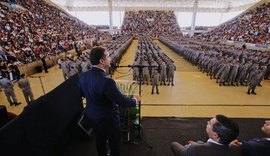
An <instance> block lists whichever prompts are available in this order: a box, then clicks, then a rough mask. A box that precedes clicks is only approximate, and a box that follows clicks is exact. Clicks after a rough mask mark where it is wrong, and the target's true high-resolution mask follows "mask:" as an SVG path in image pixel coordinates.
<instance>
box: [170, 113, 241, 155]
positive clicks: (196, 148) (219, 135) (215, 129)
mask: <svg viewBox="0 0 270 156" xmlns="http://www.w3.org/2000/svg"><path fill="white" fill-rule="evenodd" d="M206 133H207V134H208V137H209V139H208V140H207V142H202V141H198V142H194V141H189V142H188V143H189V144H188V145H185V146H183V145H181V144H179V143H177V142H173V143H172V144H171V149H172V151H173V153H174V155H175V156H198V155H200V156H240V151H239V150H238V149H237V148H233V147H230V146H229V143H230V142H231V141H233V140H235V139H236V137H237V136H238V134H239V127H238V124H237V123H235V122H234V121H233V120H232V119H229V118H228V117H226V116H224V115H216V116H215V117H214V118H212V119H211V120H210V121H208V122H207V126H206Z"/></svg>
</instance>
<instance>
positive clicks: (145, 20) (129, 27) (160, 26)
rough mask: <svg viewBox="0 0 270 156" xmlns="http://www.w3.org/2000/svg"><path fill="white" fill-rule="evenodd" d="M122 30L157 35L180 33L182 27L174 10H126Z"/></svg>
mask: <svg viewBox="0 0 270 156" xmlns="http://www.w3.org/2000/svg"><path fill="white" fill-rule="evenodd" d="M121 32H122V34H133V35H135V36H137V35H142V34H144V35H150V36H151V37H157V36H159V35H161V34H166V33H170V32H175V33H178V32H180V28H179V26H178V23H177V20H176V17H175V14H174V12H173V11H158V10H141V11H126V12H125V17H124V21H123V24H122V27H121Z"/></svg>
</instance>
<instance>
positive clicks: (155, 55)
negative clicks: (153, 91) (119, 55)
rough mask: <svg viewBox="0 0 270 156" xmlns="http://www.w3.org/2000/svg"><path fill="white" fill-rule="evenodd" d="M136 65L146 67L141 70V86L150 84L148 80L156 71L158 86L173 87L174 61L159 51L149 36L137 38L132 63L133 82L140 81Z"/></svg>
mask: <svg viewBox="0 0 270 156" xmlns="http://www.w3.org/2000/svg"><path fill="white" fill-rule="evenodd" d="M138 65H140V66H146V67H143V69H142V81H143V84H147V85H148V84H150V78H152V77H153V75H154V72H155V70H156V69H157V70H158V72H159V74H160V85H162V84H163V85H170V84H171V85H174V84H173V78H174V71H175V70H176V67H175V65H174V61H173V60H172V59H171V58H170V57H168V56H167V55H166V54H165V53H163V52H162V51H161V49H160V48H159V47H158V46H157V44H156V43H154V42H153V40H152V39H151V37H150V36H147V35H146V36H139V40H138V47H137V49H136V52H135V60H134V63H133V66H134V67H133V80H135V81H139V80H140V79H139V68H137V67H136V66H138ZM147 66H152V67H147Z"/></svg>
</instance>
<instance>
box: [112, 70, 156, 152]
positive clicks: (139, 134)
mask: <svg viewBox="0 0 270 156" xmlns="http://www.w3.org/2000/svg"><path fill="white" fill-rule="evenodd" d="M118 67H121V68H123V67H127V68H138V69H139V95H140V96H141V94H142V70H143V68H154V67H157V66H149V65H128V66H113V68H118ZM135 128H136V129H137V130H138V134H137V136H136V137H135V138H133V139H132V140H136V139H138V140H142V141H143V142H144V143H145V144H146V145H147V146H148V147H149V148H151V149H152V148H153V146H152V145H150V144H149V143H148V142H147V141H146V140H145V139H144V138H143V135H142V130H143V128H142V125H141V101H139V123H138V125H135ZM134 142H135V141H134ZM135 143H137V142H135Z"/></svg>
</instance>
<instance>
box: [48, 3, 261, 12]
mask: <svg viewBox="0 0 270 156" xmlns="http://www.w3.org/2000/svg"><path fill="white" fill-rule="evenodd" d="M51 1H52V2H53V3H55V4H57V5H58V6H60V7H62V8H63V9H65V10H67V11H108V10H109V0H51ZM110 1H112V10H113V11H126V10H174V11H178V12H192V11H193V6H194V2H195V1H196V0H110ZM259 1H261V0H198V9H197V12H233V11H242V10H245V9H247V8H249V7H251V6H252V5H254V4H256V3H257V2H259Z"/></svg>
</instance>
